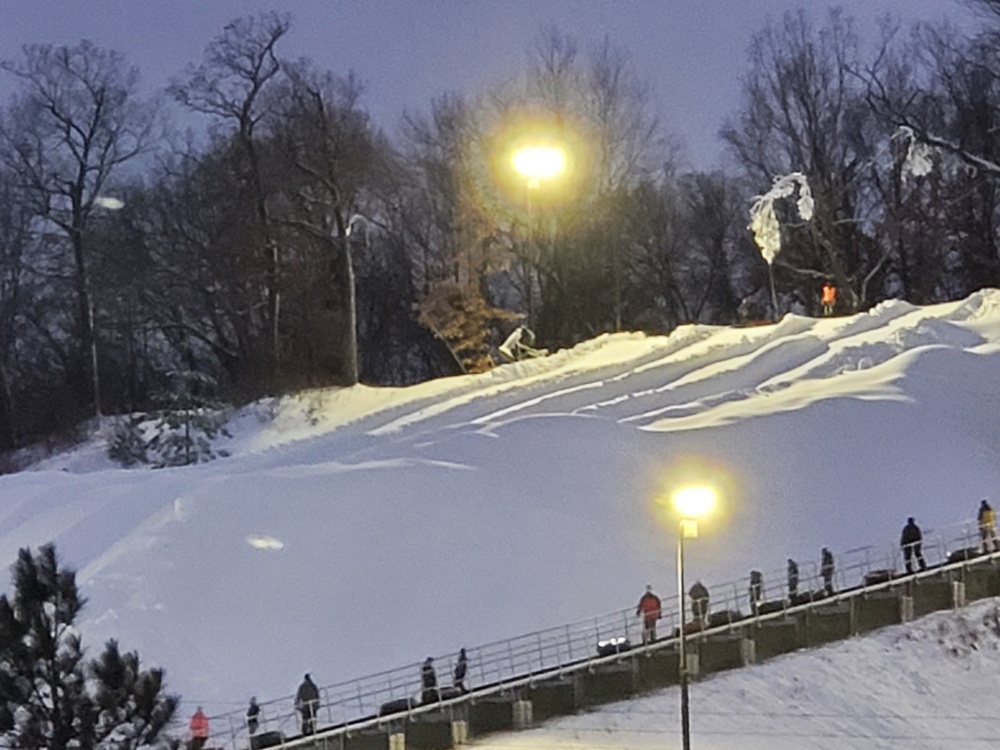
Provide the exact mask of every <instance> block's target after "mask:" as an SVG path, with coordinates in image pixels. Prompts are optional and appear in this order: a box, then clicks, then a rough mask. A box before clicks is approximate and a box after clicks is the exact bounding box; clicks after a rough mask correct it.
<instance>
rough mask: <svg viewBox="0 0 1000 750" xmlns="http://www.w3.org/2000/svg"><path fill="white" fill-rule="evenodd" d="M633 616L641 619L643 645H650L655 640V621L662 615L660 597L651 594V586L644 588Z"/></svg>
mask: <svg viewBox="0 0 1000 750" xmlns="http://www.w3.org/2000/svg"><path fill="white" fill-rule="evenodd" d="M635 614H636V617H641V618H642V643H643V645H647V644H650V643H652V642H653V641H655V640H656V621H657V620H659V619H660V615H661V614H662V609H661V604H660V597H658V596H657V595H656V594H654V593H653V587H652V585H649V586H646V592H645V593H644V594H643V595H642V596H641V597H640V598H639V606H637V607H636V608H635Z"/></svg>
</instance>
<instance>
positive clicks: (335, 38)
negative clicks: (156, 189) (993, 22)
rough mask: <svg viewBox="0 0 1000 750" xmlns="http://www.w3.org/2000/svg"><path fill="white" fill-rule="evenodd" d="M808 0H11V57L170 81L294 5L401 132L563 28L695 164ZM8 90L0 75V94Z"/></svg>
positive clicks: (957, 17)
mask: <svg viewBox="0 0 1000 750" xmlns="http://www.w3.org/2000/svg"><path fill="white" fill-rule="evenodd" d="M838 5H840V6H841V7H843V8H844V9H845V10H846V11H847V12H848V14H850V15H852V16H854V17H855V18H856V19H857V20H858V21H859V22H861V24H862V27H863V28H865V29H869V30H871V29H873V28H874V21H875V19H876V18H878V17H880V16H882V15H884V14H886V13H892V14H894V15H897V16H899V17H900V18H903V19H905V20H914V19H925V20H930V19H934V20H936V19H941V18H949V19H951V20H953V21H956V22H959V23H969V19H970V17H971V16H970V14H969V11H968V10H967V6H966V4H965V3H964V2H962V0H846V1H845V2H841V3H838ZM799 7H807V8H809V9H810V12H812V13H818V12H822V11H823V10H824V9H825V8H826V7H827V5H826V4H824V3H818V2H809V3H803V2H802V0H754V2H745V1H744V0H627V1H626V0H499V1H496V0H494V1H492V2H479V1H476V2H471V1H469V2H458V1H457V0H447V1H446V0H291V1H290V2H283V3H278V2H271V3H261V2H246V1H240V0H211V1H210V2H205V0H172V1H171V2H167V1H166V0H86V2H68V1H67V0H30V1H29V0H3V9H2V19H3V22H2V23H0V57H2V58H4V59H9V58H11V57H14V56H16V55H17V54H18V50H19V48H20V46H21V45H22V44H25V43H31V42H53V43H58V44H64V43H74V42H76V41H78V40H80V39H81V38H89V39H91V40H92V41H94V42H96V43H98V44H101V45H103V46H107V47H111V48H114V49H117V50H119V51H121V52H124V53H125V54H126V55H127V56H128V57H129V59H130V60H131V61H132V62H133V63H134V64H136V65H137V66H138V67H139V68H140V70H141V71H142V72H143V75H144V80H145V82H146V84H147V85H148V86H149V87H151V88H158V87H162V86H163V85H165V84H166V83H167V82H168V80H169V79H170V77H171V76H173V75H176V74H177V73H179V72H180V71H181V70H182V69H183V68H184V66H185V65H186V64H187V63H190V62H195V61H197V60H199V59H200V56H201V53H202V51H203V49H204V47H205V45H206V43H207V42H208V41H209V40H210V39H211V38H212V37H213V36H214V35H215V34H216V33H217V32H218V31H219V30H220V29H221V28H222V26H223V25H224V24H225V23H226V22H227V21H229V20H231V19H232V18H234V17H236V16H241V15H246V14H249V13H253V12H255V11H257V10H270V9H276V10H284V11H288V12H290V13H291V14H292V17H293V29H292V32H291V34H290V35H289V37H288V38H287V40H286V42H285V44H284V49H283V52H284V54H285V55H286V56H289V57H300V56H308V57H312V58H313V59H314V60H315V61H316V62H317V63H319V65H320V66H321V67H324V68H327V69H330V70H333V71H335V72H338V73H345V72H347V71H348V70H353V71H354V72H355V73H357V74H358V75H359V76H360V78H361V79H362V80H363V81H365V82H366V84H367V91H368V94H367V97H366V103H367V105H368V107H369V109H370V111H371V112H372V114H373V115H374V116H375V119H376V120H377V121H378V123H379V124H380V125H381V126H382V127H383V128H385V129H386V130H387V131H389V132H392V131H393V130H394V128H395V125H396V123H397V122H398V120H399V117H400V115H401V114H402V113H403V111H404V109H406V110H410V111H419V110H426V109H427V107H428V105H429V103H430V100H431V98H432V97H434V96H438V95H440V94H442V93H445V92H447V91H453V90H457V91H463V92H468V93H474V92H476V91H477V90H480V89H481V88H483V87H485V86H487V85H488V84H489V83H490V82H491V81H494V80H496V79H498V78H502V77H504V76H505V75H506V74H508V73H510V72H512V71H513V70H515V69H516V68H517V67H518V66H519V65H521V63H522V62H523V61H524V59H525V57H526V50H527V48H528V47H529V45H530V44H531V42H532V40H533V38H534V37H535V36H536V35H537V33H538V31H539V29H541V28H542V27H543V26H547V25H555V26H556V27H557V28H558V29H559V30H560V31H562V32H564V33H568V34H572V35H573V36H575V37H576V38H577V39H578V40H579V41H580V42H581V46H582V45H585V44H587V43H589V42H594V41H598V40H600V39H601V38H603V36H604V35H605V34H607V35H609V37H610V38H611V40H612V41H613V42H614V43H615V44H616V45H618V46H620V47H623V48H624V49H626V50H627V51H629V53H630V54H631V55H632V57H633V61H634V63H635V68H636V70H637V71H638V73H639V74H640V76H641V77H643V78H645V79H647V80H648V81H649V83H650V85H651V88H652V94H653V97H654V101H655V104H656V107H657V110H658V111H659V113H660V117H661V120H662V122H663V123H664V124H665V126H666V129H667V132H668V133H669V134H671V135H672V136H674V137H675V138H677V139H679V140H681V141H682V142H684V143H685V144H686V146H687V154H688V156H689V158H690V160H691V162H692V163H693V164H694V165H695V166H697V167H701V168H708V167H711V166H714V165H715V164H716V162H717V161H718V158H719V154H720V149H719V146H718V145H717V143H716V142H715V133H716V132H717V130H718V128H719V126H720V125H721V122H722V119H723V117H724V116H725V115H726V114H728V113H731V112H732V111H733V110H734V109H735V108H736V107H737V106H738V102H739V83H738V80H739V76H740V74H741V72H742V71H743V69H744V61H745V51H746V45H747V42H748V40H749V38H750V35H751V34H752V33H753V32H755V31H757V30H759V29H760V28H762V27H763V26H764V25H765V24H766V23H767V21H768V19H777V18H780V16H781V14H783V13H784V12H785V11H788V10H794V9H797V8H799ZM10 91H11V81H10V80H9V76H6V75H5V76H3V77H2V78H0V96H4V97H5V96H6V95H7V94H9V92H10Z"/></svg>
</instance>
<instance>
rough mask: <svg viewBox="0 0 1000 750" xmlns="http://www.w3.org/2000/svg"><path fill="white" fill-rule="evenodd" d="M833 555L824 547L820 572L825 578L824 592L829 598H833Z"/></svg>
mask: <svg viewBox="0 0 1000 750" xmlns="http://www.w3.org/2000/svg"><path fill="white" fill-rule="evenodd" d="M833 570H834V568H833V553H832V552H831V551H830V550H829V548H827V547H824V548H823V552H822V553H821V556H820V562H819V572H820V575H821V576H823V591H824V592H826V595H827V596H833Z"/></svg>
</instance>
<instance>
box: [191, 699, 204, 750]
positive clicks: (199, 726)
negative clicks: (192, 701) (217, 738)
mask: <svg viewBox="0 0 1000 750" xmlns="http://www.w3.org/2000/svg"><path fill="white" fill-rule="evenodd" d="M189 728H190V729H191V750H201V749H202V748H203V747H205V743H206V742H208V717H207V716H205V712H204V711H202V710H201V706H198V710H197V711H195V712H194V716H192V717H191V724H190V725H189Z"/></svg>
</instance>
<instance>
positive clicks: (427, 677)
mask: <svg viewBox="0 0 1000 750" xmlns="http://www.w3.org/2000/svg"><path fill="white" fill-rule="evenodd" d="M420 684H421V685H422V686H423V693H422V694H421V696H420V702H421V703H434V702H435V701H437V700H439V699H440V696H439V695H438V690H437V684H438V681H437V673H436V672H435V671H434V658H433V657H431V656H428V657H427V658H426V659H425V660H424V665H423V666H422V667H421V668H420Z"/></svg>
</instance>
